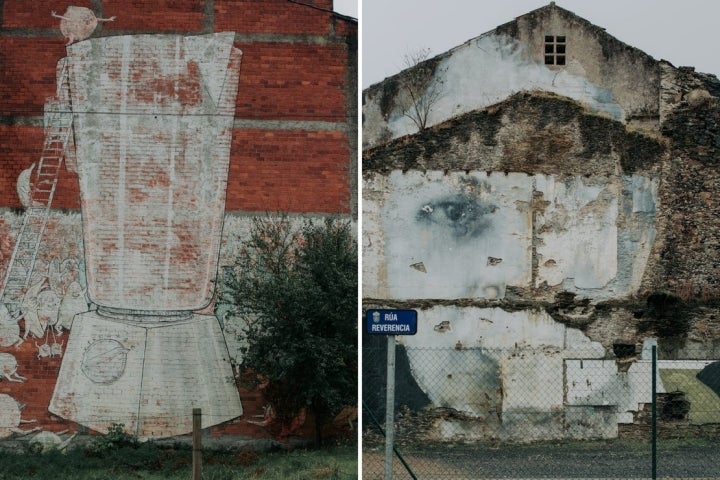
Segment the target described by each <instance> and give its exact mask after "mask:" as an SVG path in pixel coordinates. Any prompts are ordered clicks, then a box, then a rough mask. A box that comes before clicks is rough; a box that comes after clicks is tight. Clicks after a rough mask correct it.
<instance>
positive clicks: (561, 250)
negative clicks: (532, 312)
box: [535, 175, 620, 289]
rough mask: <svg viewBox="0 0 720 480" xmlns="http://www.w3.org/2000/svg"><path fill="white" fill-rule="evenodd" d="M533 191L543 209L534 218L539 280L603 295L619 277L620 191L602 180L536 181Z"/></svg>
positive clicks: (542, 178) (538, 177)
mask: <svg viewBox="0 0 720 480" xmlns="http://www.w3.org/2000/svg"><path fill="white" fill-rule="evenodd" d="M536 190H537V191H538V192H540V193H542V195H543V196H542V198H543V200H544V201H546V202H547V207H546V208H545V209H544V210H543V211H542V212H540V213H539V214H538V216H537V219H536V225H535V228H536V230H537V232H538V237H539V242H538V247H537V256H538V276H537V279H536V286H540V285H541V284H542V283H547V284H548V285H560V284H561V283H562V282H563V281H565V280H566V279H567V280H569V281H571V282H572V285H573V286H574V287H575V288H577V289H601V288H603V287H605V286H606V285H607V284H608V283H609V282H610V281H611V280H612V279H613V278H615V276H616V274H617V235H618V229H617V214H618V201H619V196H620V195H619V194H620V192H619V191H618V190H619V189H618V185H617V184H612V183H610V182H608V181H607V180H604V179H593V180H589V181H588V180H586V179H583V178H577V177H576V178H571V179H564V180H562V179H555V178H554V177H545V176H542V175H538V176H537V177H536Z"/></svg>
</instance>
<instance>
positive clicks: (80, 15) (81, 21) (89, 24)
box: [52, 6, 115, 45]
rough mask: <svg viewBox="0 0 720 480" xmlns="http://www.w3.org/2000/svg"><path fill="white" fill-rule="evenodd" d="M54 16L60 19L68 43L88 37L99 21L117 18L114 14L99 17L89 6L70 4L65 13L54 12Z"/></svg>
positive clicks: (61, 28) (110, 20)
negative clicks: (108, 16)
mask: <svg viewBox="0 0 720 480" xmlns="http://www.w3.org/2000/svg"><path fill="white" fill-rule="evenodd" d="M52 16H53V17H55V18H59V19H60V32H62V34H63V36H64V37H65V38H67V39H68V42H67V44H66V45H70V44H71V43H74V42H79V41H81V40H85V39H86V38H88V37H89V36H90V35H92V33H93V32H94V31H95V28H96V27H97V24H98V22H112V21H114V20H115V17H114V16H113V17H110V18H98V17H96V16H95V14H94V13H93V11H92V10H90V9H89V8H85V7H73V6H69V7H68V8H67V10H65V13H64V14H63V15H58V14H57V13H55V12H52Z"/></svg>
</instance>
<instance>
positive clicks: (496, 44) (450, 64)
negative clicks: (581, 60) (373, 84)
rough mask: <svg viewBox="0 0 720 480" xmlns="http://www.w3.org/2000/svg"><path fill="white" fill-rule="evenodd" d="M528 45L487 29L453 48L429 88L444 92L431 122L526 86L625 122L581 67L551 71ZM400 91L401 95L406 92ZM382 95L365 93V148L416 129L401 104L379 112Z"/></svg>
mask: <svg viewBox="0 0 720 480" xmlns="http://www.w3.org/2000/svg"><path fill="white" fill-rule="evenodd" d="M525 49H526V46H525V45H524V44H523V43H521V42H519V41H517V40H516V39H514V38H512V37H509V36H506V35H498V34H495V33H488V34H485V35H483V36H480V37H478V38H475V39H473V40H470V41H469V42H467V43H465V44H463V45H461V46H459V47H456V48H455V49H453V50H451V51H450V52H449V54H448V55H447V56H446V57H445V58H443V60H442V61H441V62H440V63H439V65H438V67H437V69H436V76H435V78H434V80H433V81H434V82H437V83H436V84H435V86H434V87H431V88H429V89H428V91H430V90H431V89H432V88H435V89H437V90H439V91H441V92H442V95H441V96H440V98H439V99H438V100H437V101H436V102H434V104H433V107H432V109H431V111H430V115H429V118H428V125H434V124H437V123H439V122H442V121H444V120H447V119H449V118H452V117H454V116H456V115H459V114H461V113H465V112H470V111H472V110H476V109H480V108H484V107H487V106H489V105H493V104H495V103H498V102H499V101H501V100H503V99H505V98H507V97H509V96H511V95H512V94H514V93H517V92H519V91H524V90H525V91H529V90H540V91H547V92H553V93H557V94H559V95H564V96H567V97H570V98H573V99H575V100H577V101H580V102H582V103H584V104H586V105H587V107H588V108H589V109H590V110H591V111H594V112H597V113H601V114H603V115H607V116H609V117H610V118H613V119H615V120H619V121H624V119H625V111H624V110H623V108H622V107H621V106H620V104H619V103H618V102H617V101H616V100H615V99H614V98H613V94H612V92H611V91H610V90H608V89H606V88H602V87H600V86H598V85H595V84H593V83H592V82H591V81H590V80H588V79H587V78H586V77H585V76H584V72H583V70H582V67H581V65H579V64H578V65H575V66H574V68H567V69H563V70H553V69H550V68H548V67H547V66H545V65H544V64H542V63H540V62H539V61H537V60H535V59H532V58H530V56H529V55H528V54H527V52H526V51H525ZM399 95H403V92H402V90H401V91H400V93H399ZM381 96H382V95H381V93H380V92H378V93H377V94H375V95H369V94H366V98H365V105H364V107H363V114H364V118H365V120H364V122H363V143H364V145H365V146H372V145H374V144H376V143H377V142H378V141H379V139H380V138H381V137H382V136H383V134H385V135H386V134H387V133H386V132H389V133H390V136H389V138H397V137H400V136H402V135H407V134H410V133H415V132H417V126H416V125H415V124H414V123H413V121H412V120H411V119H410V118H409V117H407V116H405V115H403V112H402V110H401V109H400V108H398V106H397V105H396V106H395V108H394V109H393V110H392V111H391V112H389V114H387V115H385V116H384V115H383V114H382V112H381V111H380V99H381ZM386 113H387V112H386ZM383 139H384V140H387V139H388V138H387V137H385V138H383Z"/></svg>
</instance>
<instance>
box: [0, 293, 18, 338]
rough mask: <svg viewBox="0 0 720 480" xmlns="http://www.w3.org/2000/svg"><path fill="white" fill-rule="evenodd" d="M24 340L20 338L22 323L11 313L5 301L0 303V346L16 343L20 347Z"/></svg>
mask: <svg viewBox="0 0 720 480" xmlns="http://www.w3.org/2000/svg"><path fill="white" fill-rule="evenodd" d="M22 342H23V339H22V338H20V325H19V324H18V322H17V319H16V318H13V317H12V315H10V311H9V310H8V309H7V307H6V306H5V304H4V303H0V347H9V346H11V345H15V347H18V346H19V345H20V344H21V343H22Z"/></svg>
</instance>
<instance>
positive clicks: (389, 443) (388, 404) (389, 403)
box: [385, 335, 395, 480]
mask: <svg viewBox="0 0 720 480" xmlns="http://www.w3.org/2000/svg"><path fill="white" fill-rule="evenodd" d="M386 395H387V398H386V401H385V480H392V476H393V471H392V466H393V465H392V464H393V443H394V441H395V335H388V336H387V391H386Z"/></svg>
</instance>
